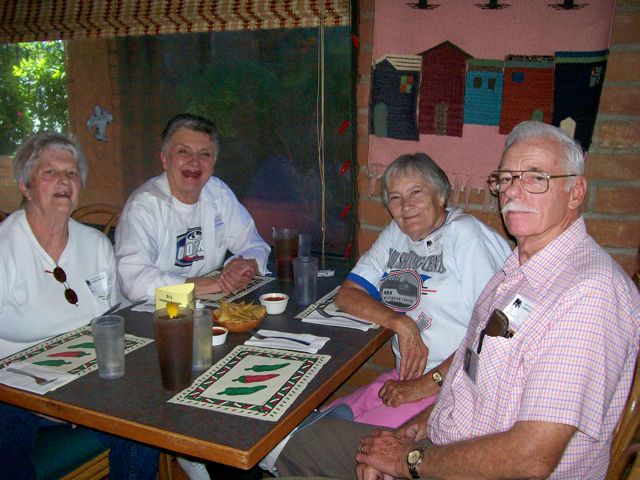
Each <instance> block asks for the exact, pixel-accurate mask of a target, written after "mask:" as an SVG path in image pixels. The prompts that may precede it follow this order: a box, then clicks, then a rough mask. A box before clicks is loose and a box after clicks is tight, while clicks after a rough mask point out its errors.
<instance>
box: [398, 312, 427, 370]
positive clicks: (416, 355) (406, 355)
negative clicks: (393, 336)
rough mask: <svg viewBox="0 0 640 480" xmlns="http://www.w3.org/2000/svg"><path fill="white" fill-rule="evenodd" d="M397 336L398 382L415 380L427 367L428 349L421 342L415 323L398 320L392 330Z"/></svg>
mask: <svg viewBox="0 0 640 480" xmlns="http://www.w3.org/2000/svg"><path fill="white" fill-rule="evenodd" d="M394 330H395V332H396V333H397V334H398V345H399V347H400V355H401V357H402V358H401V359H400V380H415V379H417V378H420V377H421V376H422V374H423V373H424V367H425V366H426V365H427V357H428V356H429V349H428V348H427V346H426V345H425V344H424V342H423V341H422V337H421V336H420V330H418V326H417V325H416V324H415V322H414V321H413V320H412V319H411V318H409V317H407V316H403V317H402V318H400V319H398V324H397V327H396V328H395V329H394Z"/></svg>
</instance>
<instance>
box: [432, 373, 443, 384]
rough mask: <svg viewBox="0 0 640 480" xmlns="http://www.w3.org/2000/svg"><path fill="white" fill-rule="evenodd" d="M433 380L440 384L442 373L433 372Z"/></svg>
mask: <svg viewBox="0 0 640 480" xmlns="http://www.w3.org/2000/svg"><path fill="white" fill-rule="evenodd" d="M432 376H433V380H434V381H435V382H436V383H438V382H442V374H441V373H440V372H433V375H432Z"/></svg>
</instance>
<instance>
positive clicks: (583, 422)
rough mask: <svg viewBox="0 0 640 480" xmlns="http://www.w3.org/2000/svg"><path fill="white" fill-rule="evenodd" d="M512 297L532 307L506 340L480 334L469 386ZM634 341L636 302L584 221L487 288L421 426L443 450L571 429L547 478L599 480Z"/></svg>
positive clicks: (638, 333) (639, 336) (639, 316)
mask: <svg viewBox="0 0 640 480" xmlns="http://www.w3.org/2000/svg"><path fill="white" fill-rule="evenodd" d="M516 294H518V295H521V296H523V297H526V298H527V299H528V300H530V301H531V303H532V304H533V306H534V308H533V310H532V311H531V313H529V315H528V316H527V317H526V318H524V319H522V321H521V322H520V323H519V324H518V323H511V324H510V326H511V327H512V328H513V330H514V331H515V334H514V336H513V337H512V338H505V337H488V336H485V338H484V341H483V344H482V350H481V352H480V355H479V364H478V369H477V375H476V382H475V384H474V383H473V382H472V381H471V379H470V378H469V375H467V373H466V372H465V371H464V369H463V364H464V357H465V351H466V349H467V348H470V349H472V351H474V352H475V351H476V349H477V346H478V339H479V335H480V331H481V330H482V329H483V328H484V326H485V325H486V323H487V321H488V319H489V315H490V314H491V312H492V311H493V309H494V308H499V309H501V310H504V309H506V308H507V306H508V305H509V304H510V302H512V301H513V298H514V296H515V295H516ZM639 344H640V295H639V294H638V289H637V288H636V286H635V285H634V284H633V282H632V281H631V279H630V278H629V277H628V276H627V275H626V274H625V273H624V272H623V271H622V269H620V267H619V266H618V265H617V264H616V263H615V262H614V261H613V260H612V259H611V257H610V256H609V255H608V254H607V253H605V252H604V250H602V248H600V247H599V246H598V245H597V244H596V242H595V241H594V240H593V238H591V237H590V236H589V235H588V234H587V232H586V227H585V224H584V221H583V219H582V218H580V219H578V220H577V221H576V222H574V223H573V225H571V226H570V227H569V228H568V229H567V230H566V231H565V232H563V233H562V234H561V235H560V236H559V237H558V238H556V239H555V240H554V241H553V242H551V243H550V244H549V245H547V246H546V247H545V248H544V249H543V250H541V251H540V252H538V253H537V254H536V255H534V256H533V257H532V258H530V259H529V261H527V263H525V264H524V265H523V266H520V265H519V263H518V251H517V249H516V250H515V251H514V252H513V253H512V255H511V256H510V257H509V258H508V259H507V261H506V263H505V265H504V267H503V269H502V271H499V272H498V273H497V274H496V275H495V276H494V277H493V278H492V279H491V280H490V281H489V283H488V284H487V286H486V287H485V289H484V291H483V293H482V294H481V295H480V297H479V299H478V301H477V303H476V306H475V308H474V311H473V315H472V319H471V323H470V325H469V329H468V331H467V335H466V337H465V339H464V340H463V342H462V344H461V346H460V348H459V349H458V351H457V353H456V356H455V359H454V361H453V364H452V366H451V369H450V371H449V373H448V375H447V377H446V380H445V383H444V385H443V386H442V391H441V393H440V396H439V398H438V401H437V403H436V406H435V408H434V410H433V412H432V414H431V417H430V419H429V423H428V435H429V438H430V439H431V440H432V441H433V442H434V443H435V444H439V445H442V444H447V443H451V442H456V441H460V440H465V439H469V438H473V437H478V436H481V435H487V434H491V433H497V432H502V431H506V430H509V429H510V428H511V427H512V426H513V425H514V423H515V422H518V421H542V422H556V423H562V424H568V425H573V426H575V427H576V428H577V432H576V434H575V435H574V436H573V438H572V439H571V441H570V442H569V445H568V446H567V448H566V450H565V452H564V454H563V456H562V459H561V461H560V463H559V465H558V467H557V468H556V470H555V471H554V473H553V474H552V475H551V478H566V479H576V478H604V476H605V474H606V470H607V466H608V463H609V450H610V445H611V437H612V433H613V430H614V428H615V426H616V423H617V421H618V418H619V417H620V414H621V412H622V409H623V407H624V404H625V402H626V400H627V396H628V394H629V388H630V386H631V381H632V378H633V372H634V366H635V359H636V356H637V353H638V345H639Z"/></svg>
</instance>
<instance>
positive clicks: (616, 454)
mask: <svg viewBox="0 0 640 480" xmlns="http://www.w3.org/2000/svg"><path fill="white" fill-rule="evenodd" d="M638 358H639V359H640V357H638ZM639 359H636V371H635V375H634V378H633V383H632V384H631V391H630V392H629V398H628V400H627V404H626V406H625V408H624V411H623V412H622V417H620V422H619V423H618V428H617V430H616V432H615V433H614V435H613V442H612V443H611V460H610V463H609V470H608V472H607V477H606V480H621V479H623V478H625V477H624V476H623V475H624V473H625V471H626V470H627V467H628V466H629V465H630V464H631V463H632V462H634V465H633V467H632V471H631V472H633V471H634V470H635V475H636V476H635V477H631V476H629V477H627V478H629V479H631V478H636V479H637V478H640V460H638V459H637V457H638V450H639V449H640V448H638V445H640V444H638V443H636V444H635V445H632V444H633V441H634V438H636V439H637V437H638V434H640V429H639V428H638V427H640V360H639ZM634 458H635V461H634ZM630 475H631V473H630Z"/></svg>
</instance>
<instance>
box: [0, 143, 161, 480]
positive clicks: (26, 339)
mask: <svg viewBox="0 0 640 480" xmlns="http://www.w3.org/2000/svg"><path fill="white" fill-rule="evenodd" d="M13 170H14V175H15V179H16V182H17V184H18V188H19V189H20V193H21V194H22V205H21V208H20V209H19V210H16V211H15V212H14V213H12V214H11V215H9V217H7V218H6V219H5V220H4V221H3V222H2V223H0V251H2V256H1V257H0V357H6V356H8V355H11V354H13V353H16V352H18V351H20V350H22V349H24V348H27V347H29V346H31V345H34V344H36V343H38V342H40V341H42V340H45V339H47V338H50V337H54V336H56V335H59V334H62V333H65V332H68V331H70V330H73V329H75V328H78V327H81V326H83V325H86V324H87V323H88V322H89V320H90V319H91V318H93V317H95V316H96V315H99V314H100V313H102V312H104V311H105V310H107V309H108V308H109V307H110V306H112V305H115V303H116V302H117V301H118V295H117V289H116V273H115V259H114V255H113V249H112V247H111V243H110V242H109V240H108V239H107V238H106V237H105V236H104V235H103V234H102V233H101V232H99V231H97V230H95V229H93V228H91V227H87V226H85V225H82V224H80V223H77V222H75V221H74V220H72V219H71V213H72V212H73V210H74V209H75V208H76V206H77V205H78V198H79V195H80V189H81V187H82V186H83V185H84V183H85V181H86V178H87V173H88V164H87V160H86V158H85V157H84V155H83V154H82V153H81V151H80V150H79V148H78V147H77V145H76V144H75V143H74V142H73V141H71V140H70V139H69V138H67V137H66V136H64V135H61V134H58V133H50V132H42V133H38V134H35V135H33V136H31V137H30V138H28V139H27V140H26V141H25V142H24V143H23V144H22V146H21V147H20V149H19V150H18V152H17V153H16V155H15V157H14V161H13ZM49 423H51V421H50V420H47V419H44V418H42V417H40V416H37V415H35V414H33V413H30V412H28V411H26V410H22V409H20V408H17V407H12V406H10V405H6V404H0V451H1V452H2V455H0V471H1V472H3V476H6V478H24V479H27V478H35V466H34V465H33V462H32V461H31V458H30V455H29V453H30V452H31V450H32V449H33V446H34V443H35V439H36V437H37V432H38V429H39V428H40V427H41V426H46V425H47V424H49ZM96 434H97V435H98V436H99V437H100V440H101V441H102V442H103V443H105V445H106V446H108V447H109V448H110V449H111V450H110V454H109V459H110V469H111V474H110V475H111V478H141V479H143V478H148V479H154V478H155V475H156V469H157V462H158V452H157V451H156V450H154V449H151V448H149V447H146V446H143V445H139V444H135V443H132V442H128V441H125V440H122V439H118V438H116V437H111V436H109V435H104V434H98V433H97V432H96ZM131 475H133V477H132V476H131Z"/></svg>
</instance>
